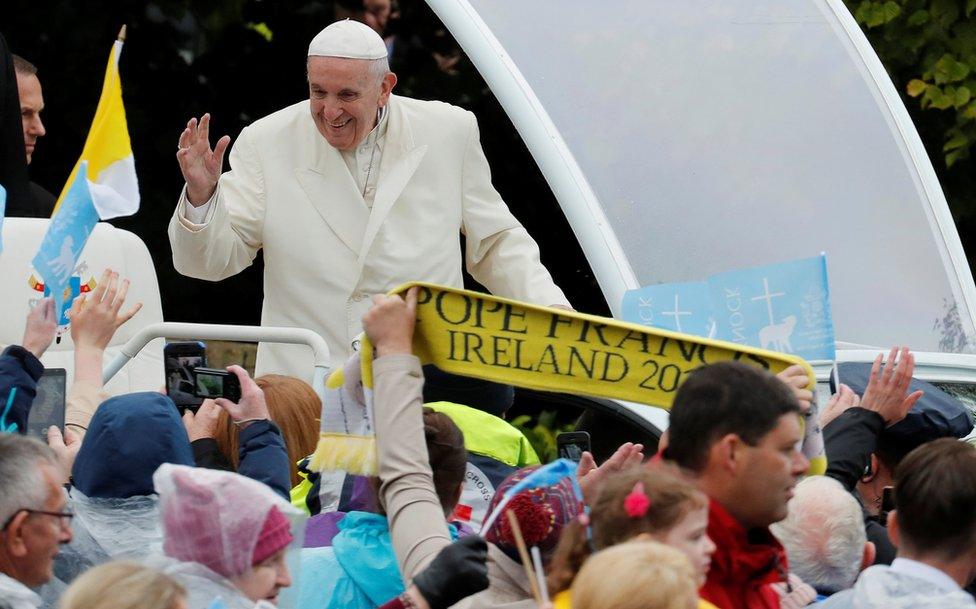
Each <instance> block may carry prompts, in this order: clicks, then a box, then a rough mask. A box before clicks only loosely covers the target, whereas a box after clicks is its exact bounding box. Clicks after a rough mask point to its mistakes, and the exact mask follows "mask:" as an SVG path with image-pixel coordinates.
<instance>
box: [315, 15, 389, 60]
mask: <svg viewBox="0 0 976 609" xmlns="http://www.w3.org/2000/svg"><path fill="white" fill-rule="evenodd" d="M386 55H387V52H386V44H385V43H384V42H383V39H382V38H380V35H379V34H377V33H376V32H375V31H374V30H373V28H371V27H369V26H368V25H366V24H364V23H360V22H358V21H353V20H351V19H344V20H342V21H336V22H335V23H333V24H332V25H330V26H328V27H326V28H325V29H324V30H322V31H321V32H319V33H318V34H317V35H316V36H315V38H312V42H311V43H310V44H309V45H308V56H309V57H345V58H347V59H382V58H384V57H386Z"/></svg>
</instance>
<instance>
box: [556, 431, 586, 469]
mask: <svg viewBox="0 0 976 609" xmlns="http://www.w3.org/2000/svg"><path fill="white" fill-rule="evenodd" d="M556 449H557V452H558V454H559V458H560V459H569V460H570V461H576V462H577V463H579V460H580V459H582V458H583V453H584V452H585V451H588V450H590V434H589V433H588V432H585V431H565V432H563V433H561V434H558V435H556Z"/></svg>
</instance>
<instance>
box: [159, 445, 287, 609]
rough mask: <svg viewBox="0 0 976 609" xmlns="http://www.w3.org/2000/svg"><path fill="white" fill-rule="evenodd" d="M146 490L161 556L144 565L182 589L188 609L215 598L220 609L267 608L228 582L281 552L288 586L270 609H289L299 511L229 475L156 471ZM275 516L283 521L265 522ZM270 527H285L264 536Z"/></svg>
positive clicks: (174, 467) (179, 468)
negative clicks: (151, 488)
mask: <svg viewBox="0 0 976 609" xmlns="http://www.w3.org/2000/svg"><path fill="white" fill-rule="evenodd" d="M153 482H154V484H155V488H156V492H157V493H158V494H159V516H160V522H161V523H162V530H163V546H162V554H163V555H164V556H162V557H160V556H156V557H153V559H152V560H151V561H150V564H151V565H152V566H155V567H157V568H159V569H161V570H162V571H164V572H165V573H167V574H168V575H170V576H172V577H173V578H174V579H176V580H177V581H179V582H180V583H181V584H182V585H183V586H184V587H185V588H186V589H187V597H188V598H187V601H188V607H189V609H205V608H207V607H209V606H210V604H211V603H212V602H213V601H214V599H216V598H218V597H219V598H220V599H221V600H222V601H223V602H224V604H225V605H226V606H227V608H228V609H238V608H240V609H250V608H251V607H270V606H271V604H270V603H268V602H267V601H263V600H261V601H252V600H249V599H248V598H247V597H246V596H245V595H244V594H243V593H242V592H241V591H240V590H238V589H237V588H236V587H235V586H234V584H233V583H232V581H231V580H232V579H233V578H235V577H238V576H242V575H246V574H248V573H249V572H250V571H251V570H252V565H254V564H256V563H257V562H260V561H261V560H263V559H265V558H268V557H269V556H270V555H271V554H274V553H275V552H277V551H278V550H279V549H282V548H286V549H287V551H286V554H285V561H286V564H287V566H288V569H289V572H290V577H291V581H292V583H291V586H290V587H288V588H282V589H281V590H280V592H279V595H278V602H277V604H278V607H285V608H290V607H294V606H295V604H294V602H293V598H294V596H295V594H297V589H298V569H297V567H298V565H299V558H298V556H299V553H298V550H299V549H300V548H301V544H302V540H303V538H304V528H305V517H304V515H303V514H302V513H301V512H300V511H299V510H297V509H295V508H294V507H292V506H291V505H290V504H289V503H288V502H287V501H285V500H284V499H283V498H281V497H279V496H278V495H277V494H275V493H274V491H272V490H271V489H270V488H268V487H267V486H265V485H264V484H262V483H260V482H257V481H255V480H252V479H250V478H246V477H244V476H241V475H239V474H235V473H231V472H225V471H218V470H211V469H201V468H192V467H186V466H182V465H172V464H164V465H162V466H160V468H159V469H158V470H157V471H156V473H155V474H154V475H153ZM275 508H276V511H277V512H278V513H280V514H281V515H283V516H284V517H285V518H284V519H279V518H278V517H276V516H272V517H270V518H269V516H271V515H272V512H273V511H275ZM277 520H281V521H282V522H286V523H287V524H286V525H285V526H284V528H281V529H275V528H273V531H274V532H273V533H270V534H269V532H268V530H266V529H265V524H266V522H268V523H270V522H274V521H277ZM259 542H260V543H259ZM256 549H257V552H256Z"/></svg>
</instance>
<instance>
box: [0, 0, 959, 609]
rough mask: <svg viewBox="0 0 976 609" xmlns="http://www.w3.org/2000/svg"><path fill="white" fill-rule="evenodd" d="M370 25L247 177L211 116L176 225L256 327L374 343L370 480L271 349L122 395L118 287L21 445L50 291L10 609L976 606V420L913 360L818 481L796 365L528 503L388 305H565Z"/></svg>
mask: <svg viewBox="0 0 976 609" xmlns="http://www.w3.org/2000/svg"><path fill="white" fill-rule="evenodd" d="M363 6H364V7H366V9H367V10H365V13H364V12H363V11H360V10H358V8H357V11H354V13H355V14H356V15H358V16H359V17H361V18H363V19H364V20H365V21H368V22H371V23H372V24H373V26H372V28H371V27H369V26H366V25H363V24H361V23H358V22H355V21H340V22H337V23H335V24H333V25H331V26H329V27H327V28H325V29H324V30H323V31H322V32H321V33H320V34H319V35H318V36H316V37H315V39H313V40H312V43H311V44H310V46H309V53H308V57H307V67H308V81H309V82H308V84H309V99H308V100H306V101H303V102H301V103H299V104H296V105H294V106H291V107H289V108H285V109H283V110H281V111H279V112H277V113H275V114H272V115H270V116H268V117H266V118H263V119H261V120H259V121H256V122H255V123H254V124H252V125H250V126H249V127H247V128H246V129H245V130H244V132H242V133H241V134H240V136H239V137H238V139H237V142H236V143H235V145H234V148H233V150H232V152H231V154H230V161H231V164H232V165H233V169H232V170H231V171H228V172H223V156H224V153H225V152H226V151H227V150H229V149H230V148H229V146H230V138H229V137H226V136H225V137H223V138H220V139H219V140H217V142H216V143H215V145H214V147H213V148H211V144H210V138H209V125H210V121H209V116H208V115H204V116H203V117H202V118H201V119H199V120H197V119H195V118H194V119H191V120H190V121H188V123H187V125H186V128H185V129H184V131H183V132H182V134H181V135H180V136H179V143H178V151H177V160H178V162H179V164H180V169H181V171H182V173H183V176H184V178H185V182H186V185H185V187H184V189H183V192H182V194H181V195H180V197H179V201H178V203H177V208H176V210H175V213H174V215H173V217H172V220H171V222H170V225H169V234H170V240H171V243H172V245H173V258H174V264H175V266H176V267H177V269H178V270H180V272H182V273H184V274H187V275H190V276H194V277H198V278H204V279H210V280H214V281H218V280H221V279H223V278H225V277H227V276H230V275H233V274H235V273H237V272H239V271H240V270H242V269H243V268H245V267H247V266H248V265H250V264H251V262H252V261H253V260H254V258H255V256H256V254H257V251H258V250H259V249H263V250H264V255H265V264H266V267H265V268H266V277H265V282H266V301H265V305H266V306H265V309H264V320H263V321H264V323H265V324H267V325H282V326H300V327H308V328H310V329H313V330H315V331H316V332H318V333H319V334H321V335H322V336H323V337H324V338H325V339H326V341H327V342H328V344H329V348H330V351H331V354H332V356H333V361H332V362H331V363H332V365H333V366H334V367H335V368H336V369H342V367H343V366H344V365H345V364H346V358H350V357H351V358H353V359H352V360H351V361H356V360H355V358H357V357H359V352H358V349H359V346H360V344H361V343H360V340H359V337H360V335H361V332H362V331H364V332H365V334H366V336H367V337H368V338H369V341H370V344H371V345H372V346H373V348H374V350H375V353H374V355H375V358H374V359H373V360H372V368H371V371H372V388H371V398H372V404H373V406H372V407H373V409H374V413H373V417H372V423H373V425H374V426H375V429H373V430H372V431H375V439H376V444H375V445H376V462H377V468H376V469H377V474H376V475H375V476H361V475H354V474H353V473H347V472H342V471H317V470H316V468H314V467H313V466H312V461H313V459H312V456H314V453H315V452H316V446H317V444H318V443H319V442H322V441H325V442H327V441H328V438H327V437H326V436H327V435H328V434H320V429H321V428H322V427H321V425H320V424H321V422H322V420H321V418H320V417H324V416H325V415H328V414H332V413H323V412H322V409H323V404H322V401H321V400H320V398H321V396H319V395H318V394H317V393H316V392H315V391H314V390H313V389H312V388H311V387H310V386H309V385H308V384H307V383H306V379H307V378H308V377H307V375H306V372H307V368H308V366H307V365H306V363H305V362H303V361H301V360H302V355H303V354H302V352H301V351H300V350H299V349H298V348H297V347H294V346H288V347H280V346H279V347H272V346H266V345H262V346H261V348H260V349H261V350H260V351H259V357H258V364H257V372H258V373H259V374H258V375H257V376H256V378H251V376H250V375H249V374H248V373H247V371H245V370H244V369H243V368H241V367H240V366H230V367H229V368H228V369H227V370H228V372H229V373H230V374H232V375H234V376H235V377H236V379H237V381H238V383H239V385H240V397H239V399H236V400H230V399H226V398H218V399H216V400H205V401H204V402H203V404H202V405H200V406H199V408H197V409H184V410H183V411H182V412H181V411H180V409H179V408H177V406H176V405H175V403H174V402H173V401H172V400H171V399H170V397H169V396H167V395H166V394H165V393H160V392H137V393H127V394H122V395H115V396H109V395H108V394H107V393H106V392H105V390H104V388H103V386H102V367H103V363H104V362H103V358H104V354H105V350H106V347H107V345H108V344H109V343H110V341H111V339H112V337H113V335H114V334H115V332H116V331H117V330H118V328H119V327H121V326H122V325H123V324H125V323H127V322H128V321H129V320H130V319H132V317H133V316H134V315H135V314H136V313H137V312H138V310H139V305H135V306H132V307H127V306H126V304H125V301H126V296H127V291H128V285H129V284H128V281H127V280H121V279H120V277H119V275H118V273H115V272H113V271H111V270H106V271H105V272H104V274H103V275H102V276H101V277H100V279H99V280H98V282H97V287H96V288H95V289H94V291H92V292H90V293H88V294H83V295H81V296H79V297H77V298H75V299H74V301H73V303H72V305H71V308H70V311H69V312H68V317H69V320H70V334H71V340H72V342H73V346H74V367H73V381H72V384H71V387H70V389H69V391H68V394H67V397H66V404H65V425H64V428H63V429H60V428H58V427H51V428H50V429H49V430H48V431H47V435H46V438H44V439H43V440H42V439H40V438H36V437H29V435H28V433H27V432H28V420H29V418H30V412H31V408H32V405H33V400H34V397H35V395H36V392H37V383H38V380H39V378H40V377H41V375H42V373H43V371H44V366H43V364H42V363H41V361H40V358H41V357H42V356H43V354H44V352H45V350H46V349H47V348H48V346H49V345H50V343H51V342H52V340H53V339H54V335H55V332H56V329H57V327H58V319H59V317H60V316H59V315H58V314H57V313H56V311H55V310H54V304H53V301H52V300H51V299H44V300H42V301H41V302H40V304H38V305H37V306H35V307H34V308H33V309H32V310H31V312H30V314H29V317H28V318H27V321H26V331H25V334H24V338H23V341H22V344H20V345H12V346H9V347H8V348H7V349H6V350H4V351H3V354H2V355H0V407H2V408H3V410H2V416H0V489H2V492H0V523H2V528H0V609H37V608H40V607H45V608H48V607H50V608H53V607H60V608H61V609H103V608H104V609H129V608H132V609H136V608H140V609H143V608H147V607H149V608H152V609H221V608H226V609H251V608H262V609H270V608H272V607H276V606H277V607H282V608H283V609H360V608H361V609H375V608H385V609H395V608H396V609H399V608H403V609H410V608H423V609H446V608H448V607H458V608H461V609H505V608H509V607H511V608H519V609H532V608H538V609H542V608H548V607H554V608H557V609H564V608H569V607H574V608H576V609H603V608H607V609H610V608H613V609H630V608H633V609H658V608H660V609H691V608H693V607H699V608H715V607H718V608H721V609H775V608H780V607H782V608H784V609H789V608H793V607H803V606H808V605H813V604H816V603H822V604H823V606H824V607H826V608H832V607H852V608H853V607H857V608H871V607H877V608H879V609H880V608H882V607H970V608H974V609H976V601H974V599H973V596H972V592H971V590H972V589H971V588H969V586H970V584H971V583H972V580H973V578H974V576H976V448H973V447H972V446H971V445H970V444H969V443H967V442H963V441H960V440H961V439H962V438H963V437H965V436H967V435H968V434H969V433H970V431H971V429H972V420H971V418H970V415H969V412H968V411H967V410H966V409H965V407H964V406H963V405H961V404H960V403H959V402H957V401H956V400H954V399H952V398H951V397H949V396H947V395H945V394H943V393H942V392H941V391H939V390H938V389H937V388H936V387H933V386H931V385H928V384H926V383H922V382H920V381H917V380H915V379H913V371H914V358H913V356H912V354H911V352H910V351H909V350H908V349H907V348H897V349H892V350H891V352H890V353H889V354H888V355H887V357H885V356H884V355H883V354H879V355H878V357H877V359H876V360H875V361H874V362H873V364H872V365H870V366H867V367H861V368H859V369H856V367H853V368H852V367H848V366H841V367H840V373H841V374H840V375H839V376H840V378H842V379H844V380H845V384H840V383H837V384H836V387H835V388H834V391H833V396H832V398H831V399H830V401H829V402H828V403H826V404H824V408H823V409H822V414H821V416H820V420H819V424H820V425H821V426H822V427H823V436H824V442H825V451H826V457H827V469H826V474H825V475H823V476H808V475H807V474H808V471H809V467H810V463H809V461H808V459H807V458H806V457H805V456H804V453H803V452H802V451H801V443H802V441H803V439H804V425H806V424H808V423H807V422H805V421H807V419H805V415H806V414H807V413H808V412H809V411H810V409H811V407H812V404H813V403H814V402H815V401H816V396H815V395H814V394H813V393H812V392H811V391H810V390H809V389H808V388H807V387H808V381H809V379H808V377H807V376H806V373H805V372H804V370H803V369H802V368H801V367H799V366H794V367H791V368H789V369H787V370H785V371H784V372H782V373H780V374H779V375H773V374H771V373H769V372H767V371H765V370H762V369H760V368H758V367H753V366H750V365H747V364H745V363H739V362H726V363H715V364H709V365H703V366H701V367H700V368H697V369H696V370H694V371H693V372H692V373H690V374H689V375H688V377H687V379H686V380H685V381H684V382H683V384H682V385H681V386H680V388H679V389H678V391H677V393H676V395H675V398H674V401H673V404H672V406H671V409H670V420H669V427H668V429H667V431H666V432H665V433H664V435H663V436H662V437H661V438H660V442H659V444H658V446H657V447H656V450H655V451H654V452H653V454H652V453H651V451H650V450H647V451H646V453H645V446H644V445H643V444H640V443H633V442H627V443H624V444H622V445H621V446H619V448H617V449H616V451H615V452H613V454H612V455H611V456H609V458H607V459H606V460H604V461H603V462H602V463H599V464H598V463H596V462H595V460H594V458H593V455H592V454H590V453H588V452H587V453H584V454H583V455H582V457H581V459H580V461H579V463H578V464H574V465H572V466H569V465H565V463H568V462H565V463H563V462H560V463H557V465H560V466H563V465H565V466H566V467H567V469H566V475H561V476H559V477H557V478H556V479H553V480H547V481H546V482H545V483H538V482H537V480H538V479H539V474H540V473H546V474H547V475H548V473H549V472H550V471H555V470H550V469H546V468H547V466H546V465H543V464H540V463H539V459H538V456H537V455H536V453H535V451H534V450H533V449H532V447H531V445H530V444H529V442H528V441H527V440H526V438H525V437H524V436H523V435H522V434H521V432H519V431H518V429H516V428H514V427H513V426H511V425H510V424H509V423H508V422H506V421H505V414H506V412H507V411H508V410H509V408H510V407H511V406H512V399H513V391H512V388H511V387H506V386H502V385H496V384H492V383H487V382H481V381H478V380H473V379H467V378H461V377H454V376H452V375H449V374H446V373H445V372H443V371H439V370H437V369H436V368H432V367H430V366H421V362H420V359H419V358H418V356H417V354H415V353H414V352H413V333H414V329H415V326H416V321H417V320H416V307H417V291H416V288H413V289H411V290H409V291H407V292H406V293H405V294H404V295H403V296H399V295H383V294H385V293H386V292H387V291H388V290H390V289H392V288H394V287H395V286H397V285H398V284H400V283H402V282H406V281H411V280H417V279H422V280H425V281H430V282H434V283H440V284H444V285H448V286H455V287H459V286H460V285H462V281H463V280H462V274H461V262H462V260H463V261H464V263H465V264H466V265H467V268H468V270H469V271H470V273H471V274H472V275H473V276H474V277H475V278H476V279H478V280H479V281H481V282H482V283H483V284H484V285H485V286H486V287H487V288H488V289H489V290H491V291H493V292H494V293H497V294H499V295H501V296H506V297H509V298H514V299H517V300H521V301H527V302H532V303H535V304H538V305H544V306H550V307H555V308H562V309H569V308H570V303H569V302H568V301H567V300H566V298H565V295H564V294H563V292H562V291H561V290H560V289H559V288H558V287H557V286H556V285H555V283H554V282H553V280H552V277H551V276H550V275H549V273H548V271H547V270H546V269H545V267H544V266H543V265H542V264H541V262H540V257H539V251H538V247H537V246H536V244H535V242H534V241H533V240H532V238H531V237H530V236H529V235H528V233H527V232H526V231H525V229H524V228H523V227H522V226H521V225H520V224H519V222H518V221H517V220H516V219H515V218H514V216H513V215H512V214H511V213H510V212H509V210H508V208H507V207H506V205H505V203H504V201H502V200H501V197H500V195H499V194H498V193H497V192H496V191H495V190H494V188H493V187H492V185H491V179H490V172H489V170H488V166H487V162H486V160H485V158H484V154H483V152H482V151H481V147H480V143H479V132H478V126H477V123H476V121H475V120H474V118H473V116H472V115H471V114H470V113H468V112H465V111H462V110H460V109H458V108H454V107H452V106H448V105H447V104H441V103H438V102H428V101H419V100H412V99H408V98H402V97H398V96H395V95H392V89H393V87H394V86H395V85H396V81H397V79H396V76H395V75H394V74H393V73H392V72H391V71H390V70H389V64H388V61H387V59H388V55H390V53H391V51H390V49H391V48H394V49H396V48H397V46H398V45H401V44H404V43H405V42H406V41H405V40H403V41H399V42H398V40H397V39H396V37H395V36H394V37H391V36H387V37H386V38H382V37H380V35H379V34H378V33H377V32H376V28H377V27H379V28H380V29H381V28H382V23H383V22H384V20H385V19H386V17H387V13H388V12H389V11H388V8H389V6H388V5H385V4H384V3H383V2H372V1H368V2H366V3H364V5H363ZM384 6H385V7H386V8H384ZM357 7H358V5H357ZM366 14H368V16H369V19H366V18H365V15H366ZM354 16H355V15H354ZM443 59H444V62H443V63H444V66H445V67H444V68H443V69H446V70H449V69H450V68H451V64H450V58H443ZM439 61H440V60H439ZM18 65H20V64H18ZM12 70H13V67H11V71H12ZM18 73H22V75H23V78H24V79H26V80H25V81H24V82H26V83H27V84H28V85H30V84H31V83H33V81H31V80H30V79H31V78H33V79H34V80H36V70H35V71H34V72H31V70H30V67H29V66H28V67H24V66H23V65H21V66H20V68H18ZM37 85H38V86H37V95H36V96H35V97H39V93H40V91H39V83H37ZM40 104H41V105H42V102H40ZM38 113H39V109H38V110H37V112H35V113H34V114H31V115H30V116H29V117H28V116H26V115H25V117H24V137H25V142H26V145H27V147H28V151H27V152H28V154H29V153H30V147H31V141H34V142H36V138H37V137H40V136H41V135H43V126H42V124H41V123H40V120H39V118H37V120H35V115H38ZM38 116H39V115H38ZM28 123H30V125H28ZM28 126H29V127H30V129H31V130H32V131H30V133H29V132H28ZM32 138H33V139H32ZM337 176H338V177H337ZM15 194H17V193H15ZM21 194H22V193H21ZM288 205H292V207H288ZM460 233H463V234H464V235H465V241H464V245H463V248H462V245H461V242H460V241H459V239H458V235H459V234H460ZM319 261H328V264H319V263H318V262H319ZM299 287H300V288H301V290H302V292H301V293H299V292H297V291H296V290H298V288H299ZM374 294H379V295H375V296H372V295H374ZM835 380H836V379H835ZM363 386H365V385H363ZM363 386H360V387H359V388H358V391H359V392H360V393H364V392H365V389H363ZM354 390H356V388H354ZM565 390H566V392H567V393H573V391H574V387H573V386H572V384H571V383H569V382H567V386H566V387H565ZM812 416H813V415H812V414H811V417H812ZM816 423H817V421H816V420H812V421H810V422H809V424H816ZM323 438H325V439H323ZM529 482H533V483H532V484H529ZM479 501H480V502H481V503H478V502H479ZM478 505H481V508H478V509H477V510H476V509H475V506H478ZM487 514H499V515H500V517H498V518H492V519H488V520H486V519H485V516H486V515H487Z"/></svg>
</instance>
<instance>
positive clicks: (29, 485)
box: [0, 433, 58, 527]
mask: <svg viewBox="0 0 976 609" xmlns="http://www.w3.org/2000/svg"><path fill="white" fill-rule="evenodd" d="M43 463H47V464H50V465H52V466H54V467H58V461H57V457H56V456H55V454H54V451H52V450H51V449H50V448H49V447H47V446H46V445H45V444H44V443H43V442H41V441H40V440H37V439H34V438H29V437H27V436H21V435H17V434H11V433H0V480H3V492H0V527H2V526H4V525H5V524H6V523H7V521H8V520H10V519H11V518H12V517H13V516H14V515H15V514H16V513H17V512H18V511H20V510H25V509H26V510H36V509H40V508H42V507H43V506H44V502H45V500H47V492H48V487H47V484H45V483H44V476H43V474H42V473H41V467H40V466H41V464H43Z"/></svg>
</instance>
